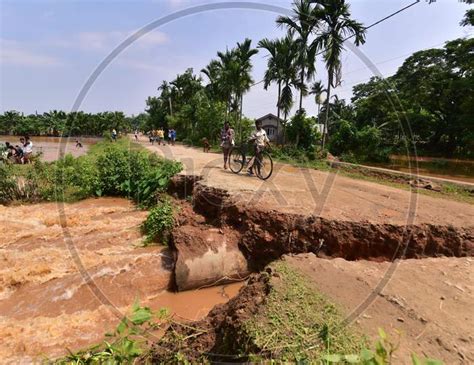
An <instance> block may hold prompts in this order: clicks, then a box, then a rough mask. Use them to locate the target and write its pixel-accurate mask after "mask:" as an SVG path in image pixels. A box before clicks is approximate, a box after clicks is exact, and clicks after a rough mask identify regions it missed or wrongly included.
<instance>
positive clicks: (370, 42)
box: [0, 0, 472, 118]
mask: <svg viewBox="0 0 474 365" xmlns="http://www.w3.org/2000/svg"><path fill="white" fill-rule="evenodd" d="M255 1H256V2H259V3H264V4H265V3H266V4H273V5H278V6H281V7H284V8H288V9H289V8H291V0H277V1H271V2H270V1H260V0H255ZM213 2H217V1H212V0H148V1H145V0H141V1H130V0H128V1H127V0H125V1H115V0H109V1H106V0H102V1H92V0H83V1H78V0H75V1H71V0H62V1H60V0H48V1H45V0H26V1H25V0H10V1H7V0H0V112H4V111H6V110H18V111H21V112H24V113H26V114H28V113H34V112H38V113H42V112H46V111H49V110H54V109H56V110H65V111H69V110H71V108H72V107H73V104H74V102H75V100H76V98H77V96H78V94H79V92H80V91H81V89H82V87H83V86H84V84H85V83H86V81H87V79H88V78H89V76H90V75H91V73H92V72H93V71H94V69H95V68H96V67H97V66H98V65H99V64H100V63H101V62H102V61H103V60H104V59H105V58H106V57H107V56H108V55H109V54H110V53H111V52H112V51H113V50H114V48H115V47H116V46H117V45H119V44H120V43H121V42H122V41H123V40H125V39H126V38H127V37H128V36H129V35H131V34H133V32H135V31H136V30H138V29H140V28H142V27H143V26H145V25H147V24H149V23H151V22H153V21H156V20H158V19H160V18H162V17H164V16H167V15H170V14H173V13H174V12H177V11H180V10H183V9H186V8H190V7H193V6H197V5H201V4H209V3H213ZM348 2H349V3H350V5H351V12H352V16H353V18H355V19H357V20H358V21H360V22H362V23H363V24H364V25H366V26H367V25H370V24H372V23H374V22H375V21H377V20H379V19H381V18H383V17H385V16H387V15H388V14H390V13H393V12H394V11H396V10H399V9H400V8H403V7H404V6H406V5H409V4H411V3H412V2H413V0H348ZM468 8H469V6H468V5H466V4H463V3H460V2H458V1H457V0H437V1H436V2H435V3H432V4H428V2H427V1H423V0H422V1H420V2H419V3H418V4H416V5H414V6H412V7H411V8H409V9H408V10H406V11H404V12H402V13H400V14H398V15H396V16H394V17H393V18H391V19H389V20H387V21H384V22H383V23H381V24H379V25H377V26H375V27H373V28H371V29H369V30H368V33H367V40H366V43H365V44H364V45H362V46H361V47H359V49H360V51H361V52H362V53H363V54H364V55H365V56H366V57H367V58H368V59H369V60H370V61H371V62H372V63H374V64H375V65H376V66H377V68H378V71H379V72H380V73H381V74H382V75H383V76H390V75H392V74H393V73H394V72H395V71H396V70H397V68H398V67H399V66H400V65H401V64H402V63H403V61H404V59H405V58H406V57H408V56H409V55H410V54H411V53H413V52H415V51H418V50H421V49H426V48H433V47H441V46H442V45H443V44H444V42H446V41H448V40H452V39H455V38H459V37H466V36H471V35H472V29H468V28H466V27H464V28H463V27H460V26H459V22H460V20H461V19H462V17H463V15H464V13H465V11H466V10H467V9H468ZM276 17H277V14H275V13H271V12H265V11H261V10H251V9H225V10H212V11H208V12H204V13H199V14H194V15H189V16H187V17H183V18H179V19H176V20H174V21H172V22H170V23H167V24H165V25H163V26H161V27H158V28H156V29H154V30H153V31H151V32H150V33H147V34H146V35H144V36H143V37H141V38H139V39H138V40H136V41H135V42H134V43H133V44H131V45H130V46H129V47H128V48H126V49H125V50H124V51H123V52H122V53H120V54H119V55H118V56H117V57H115V58H114V59H113V61H112V62H111V63H110V65H109V66H108V67H106V68H105V69H104V71H103V72H102V73H101V74H100V75H99V76H98V78H97V79H96V81H95V82H94V84H93V85H92V86H91V88H90V90H89V91H88V93H87V94H86V96H85V98H84V100H83V102H82V103H81V104H80V106H79V110H84V111H86V112H101V111H107V110H120V111H124V112H125V113H126V114H129V115H130V114H135V115H136V114H138V113H141V112H143V111H144V109H145V107H146V104H145V100H146V98H147V97H148V96H153V95H157V94H158V91H157V87H158V86H159V85H160V84H161V82H162V81H163V80H168V81H170V80H172V79H173V78H175V77H176V75H177V74H178V73H182V72H184V71H185V70H186V69H187V68H193V69H194V71H195V72H196V73H199V71H200V70H201V69H202V68H203V67H205V66H206V65H207V64H208V63H209V61H210V60H211V59H213V58H215V57H216V53H217V51H223V50H225V49H226V47H228V48H232V47H234V46H235V44H236V42H239V41H243V40H244V39H245V38H246V37H248V38H251V39H252V40H253V44H254V45H255V46H256V44H257V42H258V41H259V40H260V39H262V38H265V37H266V38H270V39H272V38H276V37H281V36H283V35H284V34H285V30H284V29H280V28H277V26H276V24H275V19H276ZM342 61H343V74H342V79H343V82H342V85H341V86H340V87H339V88H337V89H336V90H335V93H336V94H337V95H338V96H339V98H346V99H350V97H351V90H352V87H353V86H354V85H356V84H358V83H362V82H365V81H367V80H368V79H369V78H370V77H371V76H373V72H372V71H370V70H369V69H368V68H367V66H366V65H365V64H364V63H363V62H362V61H361V60H360V58H359V56H357V55H356V54H354V53H353V52H352V51H351V50H349V49H348V48H347V50H346V52H345V53H344V54H343V57H342ZM266 62H267V59H266V51H265V50H261V51H260V52H259V53H258V54H257V55H256V56H254V58H253V64H254V67H253V72H252V75H253V78H254V80H255V81H259V80H261V79H262V77H263V74H264V72H265V68H266ZM204 79H205V77H204ZM316 79H319V80H322V81H323V82H326V80H327V76H326V72H325V69H324V65H323V64H322V62H320V61H319V62H318V63H317V75H316ZM276 96H277V93H276V87H274V86H272V87H270V88H269V89H268V90H267V91H265V90H264V89H263V86H262V84H259V85H256V86H254V87H253V88H252V89H251V90H250V91H249V92H248V93H247V94H246V95H245V97H244V101H243V103H244V104H243V110H244V114H245V115H246V116H248V117H251V118H258V117H260V116H263V115H265V114H267V113H270V112H272V113H275V114H276V107H275V104H276ZM296 96H297V95H296V94H295V104H297V100H296ZM303 106H304V107H305V109H306V110H307V111H308V113H309V114H314V113H315V112H316V105H315V102H314V100H313V98H312V97H311V96H309V97H307V98H305V100H304V104H303Z"/></svg>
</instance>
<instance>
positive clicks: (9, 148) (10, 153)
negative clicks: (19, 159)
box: [5, 142, 15, 159]
mask: <svg viewBox="0 0 474 365" xmlns="http://www.w3.org/2000/svg"><path fill="white" fill-rule="evenodd" d="M5 149H6V150H7V159H9V158H10V157H12V156H14V155H15V147H13V146H12V144H11V143H10V142H5Z"/></svg>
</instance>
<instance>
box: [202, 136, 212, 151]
mask: <svg viewBox="0 0 474 365" xmlns="http://www.w3.org/2000/svg"><path fill="white" fill-rule="evenodd" d="M202 146H203V150H204V152H205V153H208V152H209V150H210V149H211V145H210V143H209V141H208V139H207V138H206V137H204V138H203V139H202Z"/></svg>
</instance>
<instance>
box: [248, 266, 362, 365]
mask: <svg viewBox="0 0 474 365" xmlns="http://www.w3.org/2000/svg"><path fill="white" fill-rule="evenodd" d="M272 267H273V268H274V270H275V272H276V273H277V274H278V275H279V278H272V279H271V283H272V289H271V292H270V294H269V296H268V298H267V301H266V303H265V305H264V308H263V310H261V311H259V312H258V314H257V315H256V316H254V317H253V318H251V319H250V320H249V321H248V322H246V323H245V326H244V327H245V332H246V334H247V336H248V338H249V339H250V341H249V345H250V346H249V350H250V351H252V350H255V349H258V352H257V354H258V355H255V356H250V358H251V359H252V360H259V359H262V358H266V359H278V360H279V361H291V362H310V363H312V362H314V361H319V360H320V359H321V358H322V356H324V355H328V354H334V353H343V354H356V353H359V351H360V350H361V349H362V348H363V347H364V346H365V345H366V339H365V337H364V336H362V335H360V334H359V333H358V332H357V331H356V330H355V329H354V328H352V327H350V326H349V327H348V326H345V325H344V324H343V320H344V315H343V313H342V311H341V310H340V309H339V308H337V307H336V306H335V305H334V304H333V303H331V302H330V301H329V300H328V299H327V298H326V297H325V296H324V295H322V294H321V293H319V292H318V291H317V290H315V288H313V287H311V286H310V285H309V284H308V280H307V279H306V278H305V277H304V276H303V275H302V274H300V273H299V272H296V271H295V270H293V269H291V268H290V267H289V266H288V265H287V264H286V263H285V262H284V261H279V262H276V263H275V264H273V265H272Z"/></svg>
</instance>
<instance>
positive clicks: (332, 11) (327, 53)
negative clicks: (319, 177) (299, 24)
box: [310, 0, 366, 148]
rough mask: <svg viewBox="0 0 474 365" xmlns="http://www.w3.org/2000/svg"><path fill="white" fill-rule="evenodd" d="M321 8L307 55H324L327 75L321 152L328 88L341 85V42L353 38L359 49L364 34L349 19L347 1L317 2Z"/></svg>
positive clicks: (323, 0) (363, 40)
mask: <svg viewBox="0 0 474 365" xmlns="http://www.w3.org/2000/svg"><path fill="white" fill-rule="evenodd" d="M319 3H320V4H321V8H320V9H318V11H317V13H318V14H317V17H318V18H319V19H320V21H321V25H322V30H321V33H320V34H318V37H317V38H316V39H315V40H314V42H312V44H311V45H310V53H311V54H315V50H320V49H322V50H323V51H324V62H325V64H326V69H327V72H328V87H327V96H326V118H325V121H324V133H323V142H322V145H323V148H324V145H325V140H326V133H327V125H328V118H329V109H330V106H329V102H330V97H331V87H337V86H338V85H339V84H340V82H341V68H342V64H341V54H342V51H343V50H344V45H343V43H344V41H345V40H347V39H348V38H352V37H354V44H355V45H356V46H359V45H361V44H363V43H364V42H365V33H366V30H365V28H364V26H363V25H362V23H359V22H357V21H355V20H353V19H351V13H350V11H349V4H347V3H346V0H320V1H319Z"/></svg>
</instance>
